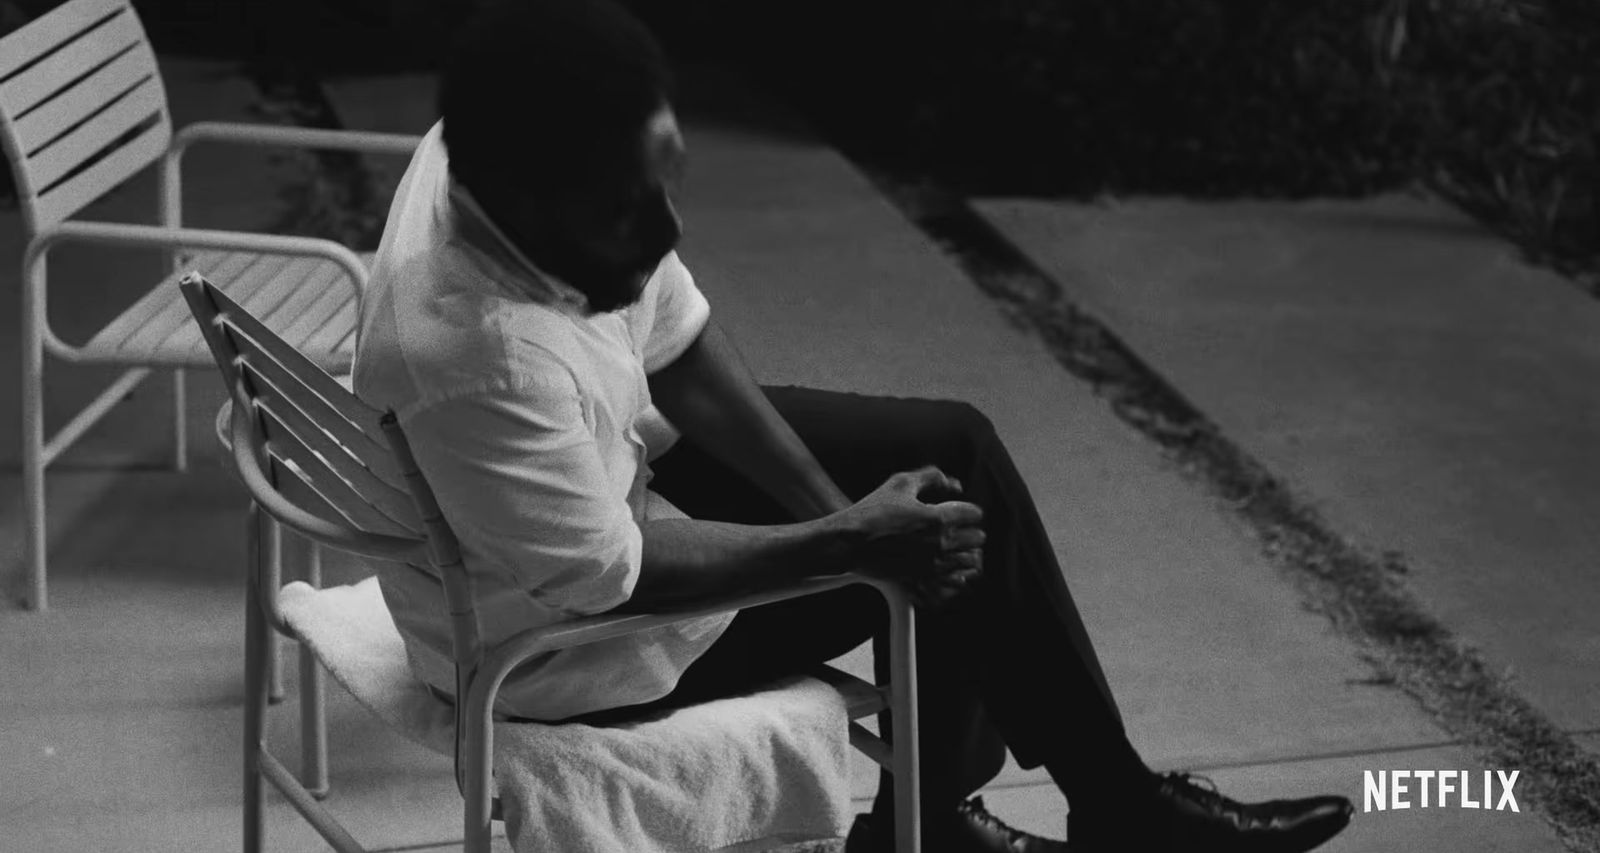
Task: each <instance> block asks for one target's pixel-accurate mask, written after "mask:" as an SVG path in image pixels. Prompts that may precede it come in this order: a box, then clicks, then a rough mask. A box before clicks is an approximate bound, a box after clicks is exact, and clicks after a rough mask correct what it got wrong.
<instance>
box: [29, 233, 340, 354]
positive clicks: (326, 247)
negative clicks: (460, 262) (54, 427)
mask: <svg viewBox="0 0 1600 853" xmlns="http://www.w3.org/2000/svg"><path fill="white" fill-rule="evenodd" d="M71 242H78V243H98V244H101V245H108V246H127V247H133V248H146V249H215V250H221V251H235V252H256V253H259V254H264V255H299V256H306V257H320V258H325V259H327V260H329V261H332V262H333V263H336V264H338V265H339V266H340V267H342V268H344V271H345V272H346V273H348V274H349V277H350V282H349V286H350V287H351V288H353V289H354V290H355V295H356V296H357V297H358V298H359V297H360V296H361V292H362V290H363V289H364V288H365V286H366V282H367V266H366V264H364V263H362V261H361V258H360V257H358V256H357V255H356V253H355V252H352V251H350V249H348V248H347V247H345V246H342V245H340V244H338V243H335V242H334V241H332V240H324V239H322V238H319V237H290V236H284V235H281V234H251V233H248V232H244V231H217V230H211V229H201V228H166V227H162V226H156V225H132V224H127V223H121V222H81V221H69V222H62V223H59V224H57V225H54V226H52V227H49V228H46V229H44V230H42V231H40V232H39V233H37V234H35V235H34V236H33V239H31V240H29V241H28V246H27V249H26V250H25V251H24V252H23V257H22V281H23V287H24V288H25V289H26V294H25V304H27V306H28V308H27V310H29V311H31V312H34V316H35V317H36V318H37V322H38V323H39V326H40V329H41V331H42V333H43V339H44V346H45V348H46V349H47V350H48V351H49V352H50V353H51V354H52V355H55V356H56V357H58V358H61V359H64V360H66V361H77V360H79V349H78V348H77V347H73V346H72V345H70V344H67V343H66V342H64V341H62V340H61V339H60V338H59V337H57V336H56V334H55V332H54V331H53V330H51V329H50V327H49V324H48V319H47V313H46V310H45V308H46V301H45V296H46V290H45V276H44V260H45V257H46V256H47V255H48V254H49V252H50V249H51V248H52V247H54V246H55V245H56V244H58V243H71Z"/></svg>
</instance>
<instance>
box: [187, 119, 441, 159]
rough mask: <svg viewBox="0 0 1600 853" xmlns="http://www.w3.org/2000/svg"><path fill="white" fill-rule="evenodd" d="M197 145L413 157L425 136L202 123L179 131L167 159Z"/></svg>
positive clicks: (366, 131) (248, 124)
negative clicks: (226, 144) (357, 152)
mask: <svg viewBox="0 0 1600 853" xmlns="http://www.w3.org/2000/svg"><path fill="white" fill-rule="evenodd" d="M196 142H225V143H229V144H233V145H257V146H271V147H276V148H312V149H319V148H320V149H324V150H332V151H360V152H363V153H367V154H395V155H403V156H410V155H411V153H412V152H413V151H415V150H416V148H417V145H418V144H420V143H421V142H422V137H421V136H419V135H416V134H410V133H379V132H376V131H370V130H326V129H323V128H312V127H289V126H286V125H278V124H250V123H246V122H222V121H200V122H195V123H194V124H191V125H187V126H185V127H183V128H181V129H179V130H178V131H177V132H176V133H174V134H173V136H172V143H171V144H170V145H168V146H167V156H169V157H174V156H176V157H181V156H182V155H183V152H184V151H185V150H187V149H188V147H189V146H191V145H193V144H195V143H196Z"/></svg>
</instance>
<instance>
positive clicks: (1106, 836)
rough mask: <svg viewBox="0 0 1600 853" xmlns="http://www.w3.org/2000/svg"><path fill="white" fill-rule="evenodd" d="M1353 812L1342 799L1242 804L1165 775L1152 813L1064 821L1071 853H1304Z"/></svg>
mask: <svg viewBox="0 0 1600 853" xmlns="http://www.w3.org/2000/svg"><path fill="white" fill-rule="evenodd" d="M1354 813H1355V806H1354V805H1353V804H1352V803H1351V802H1350V800H1348V799H1346V798H1345V797H1337V796H1323V797H1305V798H1303V799H1297V800H1268V801H1265V802H1260V803H1241V802H1239V801H1237V800H1233V799H1229V798H1228V797H1225V796H1223V795H1222V794H1221V793H1220V792H1218V791H1217V787H1216V785H1215V784H1213V783H1212V782H1211V780H1209V779H1206V778H1204V777H1201V776H1192V775H1190V774H1188V773H1167V774H1165V775H1163V776H1161V777H1159V778H1158V779H1157V780H1156V797H1155V802H1154V805H1152V806H1147V807H1145V808H1137V807H1135V808H1132V809H1130V810H1129V811H1127V812H1124V813H1123V814H1122V815H1121V816H1107V815H1091V814H1084V815H1083V817H1082V818H1079V819H1078V820H1072V818H1071V817H1070V816H1069V818H1068V820H1069V830H1068V835H1069V836H1070V837H1071V838H1072V841H1073V844H1074V847H1080V846H1081V847H1088V848H1092V849H1100V848H1102V847H1104V848H1105V849H1108V850H1110V849H1123V848H1124V847H1126V848H1127V849H1140V850H1151V851H1159V850H1179V849H1181V850H1185V851H1218V853H1222V851H1227V852H1228V853H1303V851H1306V850H1310V849H1311V848H1313V847H1316V846H1317V845H1319V844H1321V843H1322V842H1324V841H1327V840H1328V839H1330V838H1332V837H1333V836H1335V835H1337V834H1338V833H1339V831H1340V830H1342V829H1344V828H1345V827H1346V826H1348V825H1349V823H1350V817H1351V815H1353V814H1354Z"/></svg>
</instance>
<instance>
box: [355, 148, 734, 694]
mask: <svg viewBox="0 0 1600 853" xmlns="http://www.w3.org/2000/svg"><path fill="white" fill-rule="evenodd" d="M361 315H362V316H361V330H360V336H359V338H358V342H357V347H356V357H355V367H354V383H355V384H354V387H355V391H356V394H357V395H358V396H360V397H361V398H362V399H363V400H365V401H366V402H367V403H369V404H370V405H373V406H376V407H378V408H392V409H394V410H395V413H396V414H397V415H398V417H399V419H400V423H401V426H402V427H403V428H404V429H405V431H406V435H407V437H408V438H409V439H410V442H411V445H412V450H413V452H414V453H415V455H416V458H417V463H418V465H419V467H420V468H421V469H422V472H423V474H424V475H425V476H426V477H427V479H428V482H429V484H430V485H431V486H432V487H433V490H434V492H435V493H436V495H437V496H438V499H439V503H440V505H441V507H442V508H443V510H444V514H445V517H446V519H447V520H448V521H449V522H450V525H451V527H452V528H454V530H455V533H456V535H457V537H458V538H459V539H460V541H461V547H462V552H463V556H464V563H465V568H466V571H467V572H468V574H469V576H470V577H471V580H472V582H473V587H474V596H475V601H476V604H477V609H478V615H479V621H480V627H481V631H482V635H483V639H484V641H485V642H486V643H489V644H493V643H496V642H498V641H501V640H503V639H505V638H506V637H508V636H510V635H512V634H514V633H516V632H518V631H522V630H525V629H528V628H533V627H541V626H547V625H552V624H555V623H559V622H562V621H565V620H570V619H572V618H574V617H577V616H581V615H586V614H592V613H599V612H602V611H606V610H609V609H611V608H613V607H615V606H617V605H618V604H621V603H622V602H624V601H626V600H627V599H628V597H629V596H630V595H631V594H632V591H633V587H634V583H635V582H636V581H637V579H638V576H639V569H640V560H641V553H642V549H643V539H642V535H641V530H640V525H641V524H642V523H643V522H644V521H645V520H646V519H647V518H652V517H657V516H680V517H681V515H682V514H681V513H679V512H677V510H676V509H675V508H673V507H672V506H671V505H670V504H668V503H667V502H666V501H665V500H663V499H661V498H660V497H659V496H657V495H655V494H653V493H651V492H648V491H647V489H646V484H647V483H648V481H649V479H650V468H649V460H650V459H652V458H654V457H656V456H658V455H660V454H661V453H662V452H664V451H665V450H666V449H667V448H668V447H670V446H671V443H672V442H673V441H674V440H675V439H676V438H677V434H676V432H674V431H673V429H672V427H671V425H670V424H669V423H667V421H666V420H665V419H664V418H663V417H661V415H660V413H659V412H657V411H656V409H655V408H654V407H653V406H652V405H651V402H650V389H649V386H648V385H647V384H646V382H645V375H646V372H647V371H652V370H656V369H658V368H660V367H663V366H665V365H667V364H669V363H670V362H671V361H672V360H673V359H675V358H677V357H678V355H680V354H681V353H682V352H683V351H684V350H685V349H686V348H688V346H689V345H690V344H691V343H692V342H693V341H694V340H695V338H696V337H698V336H699V334H700V331H701V330H702V329H703V328H704V327H705V324H706V320H707V318H708V317H709V315H710V308H709V307H708V306H707V304H706V300H705V297H704V296H703V295H702V294H701V293H700V291H699V289H698V288H696V287H695V284H694V280H693V278H692V277H691V276H690V274H689V271H688V270H687V269H686V268H685V267H684V265H683V263H682V262H681V261H680V260H679V259H678V257H677V255H676V253H672V254H668V255H667V256H666V257H665V258H664V259H663V260H662V262H661V264H660V266H659V267H658V268H657V269H656V271H655V273H654V274H653V275H652V276H651V278H650V279H649V282H648V283H647V284H646V286H645V288H644V291H643V294H642V296H641V298H640V300H639V301H638V303H636V304H634V305H632V306H629V307H628V308H625V309H623V310H621V311H617V312H611V313H603V314H591V313H589V312H588V310H587V303H586V300H584V298H583V297H582V295H581V294H579V293H578V292H577V291H576V290H574V289H573V288H571V287H570V286H568V285H567V284H565V283H563V282H561V281H559V280H556V279H555V278H553V277H551V276H549V275H547V274H544V273H542V272H541V271H540V270H538V268H537V267H535V266H534V265H533V264H532V263H530V262H529V261H528V260H527V259H526V258H525V257H524V256H523V255H522V254H521V253H520V252H518V251H517V250H516V248H515V247H514V246H512V245H511V243H510V242H509V241H507V240H506V239H505V238H504V236H503V235H502V234H501V233H500V232H499V231H498V229H496V228H495V227H494V226H493V224H492V223H490V222H489V221H488V219H487V218H486V217H485V216H484V215H483V213H482V211H481V209H480V208H478V206H477V205H476V204H475V203H474V202H473V201H472V199H471V197H470V196H469V195H468V194H467V193H466V192H465V191H464V190H463V189H462V188H460V187H459V186H457V185H455V184H454V183H453V182H452V180H451V178H450V176H449V170H448V161H447V158H446V152H445V147H444V142H443V139H442V137H441V133H440V126H439V125H435V126H434V127H433V129H432V130H431V131H430V132H429V133H428V134H427V136H426V137H424V139H423V142H422V144H421V146H420V147H419V148H418V150H417V152H416V154H415V155H414V156H413V157H412V160H411V165H410V167H409V168H408V169H407V171H406V174H405V176H404V178H403V179H402V180H401V183H400V187H399V190H398V191H397V193H396V197H395V200H394V203H393V206H392V207H391V209H390V212H389V219H388V223H387V224H386V226H385V228H384V234H383V241H382V244H381V245H380V247H379V249H378V254H377V259H376V261H375V263H374V266H373V271H372V277H371V281H370V283H369V285H368V289H367V291H366V293H365V294H364V297H363V299H362V311H361ZM379 583H380V585H381V586H382V588H383V594H384V599H385V601H386V602H387V604H388V606H389V609H390V611H391V612H392V613H393V615H394V618H395V622H396V624H397V625H398V626H399V628H400V632H401V634H402V636H404V638H405V641H406V649H407V653H408V655H409V657H410V660H411V664H412V668H413V669H414V670H415V671H416V672H417V674H418V675H419V676H420V677H421V678H422V679H423V680H424V681H427V682H428V683H429V684H431V685H433V686H435V687H437V688H439V689H441V690H445V691H453V690H454V689H455V684H454V668H453V663H452V658H451V651H450V622H449V618H448V614H447V613H446V610H445V605H444V601H443V600H442V596H441V594H440V592H439V588H438V587H437V586H436V585H435V584H434V583H433V582H432V581H431V580H430V579H428V578H425V577H423V576H421V575H420V574H418V573H417V572H415V571H414V570H411V569H407V568H403V567H384V568H382V569H380V571H379ZM731 619H732V616H731V615H723V616H716V617H710V618H705V619H700V620H695V621H691V622H686V623H681V624H679V625H677V626H673V627H668V628H663V629H659V630H655V631H651V632H647V633H643V634H637V635H632V636H627V637H622V638H618V639H615V640H609V641H606V642H602V643H596V644H593V645H588V646H581V647H577V648H573V649H568V650H563V651H558V652H554V653H551V654H549V655H545V656H542V657H540V658H536V659H535V660H534V661H532V662H530V663H529V664H528V665H526V666H524V667H523V668H521V669H519V670H518V671H517V672H514V673H513V674H512V677H511V678H510V679H508V680H507V682H506V684H505V686H504V688H502V690H501V693H500V703H499V706H498V707H499V709H500V710H502V711H505V712H507V713H511V714H515V715H517V716H522V717H529V718H533V719H546V720H554V719H561V718H564V717H568V716H572V715H574V714H580V713H585V712H588V711H595V710H600V709H605V708H613V707H620V706H623V705H631V704H636V703H640V702H647V701H650V700H652V699H656V698H659V697H661V696H664V695H666V694H667V693H668V692H670V691H671V690H672V688H673V687H674V686H675V685H676V684H677V680H678V677H679V676H680V675H681V674H682V673H683V670H684V669H685V668H686V667H687V666H688V665H689V664H690V663H691V662H692V661H694V659H695V658H697V657H699V655H700V654H701V653H703V652H704V651H705V650H706V648H707V647H709V646H710V645H711V643H712V642H713V641H715V640H716V639H717V637H719V636H720V635H721V633H722V631H723V629H724V628H726V627H727V624H728V622H729V621H730V620H731Z"/></svg>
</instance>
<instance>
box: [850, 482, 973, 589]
mask: <svg viewBox="0 0 1600 853" xmlns="http://www.w3.org/2000/svg"><path fill="white" fill-rule="evenodd" d="M960 494H961V483H960V482H959V481H958V480H956V479H955V478H954V477H951V476H948V475H946V474H945V473H944V472H942V471H940V470H939V469H938V468H935V467H933V466H928V467H925V468H919V469H917V470H915V471H904V472H901V473H899V474H895V475H894V476H892V477H890V478H889V479H888V480H886V481H884V483H883V485H881V486H879V487H878V488H877V489H876V490H874V491H873V492H872V493H871V494H869V495H867V496H866V497H864V498H862V499H861V500H859V501H857V502H856V503H855V504H854V505H853V506H851V507H850V508H849V509H848V510H846V512H847V513H849V514H852V515H854V518H853V519H852V521H853V522H854V524H853V527H854V529H856V530H858V531H859V532H860V533H861V534H862V536H863V541H862V551H861V557H862V560H861V564H860V567H859V569H858V571H860V573H861V574H864V575H867V576H869V577H873V578H879V579H886V580H893V581H897V582H899V583H901V584H902V585H903V586H904V587H905V589H906V591H907V592H908V593H909V595H910V596H911V599H912V601H913V603H915V604H916V605H917V606H918V607H938V606H941V605H943V604H945V603H946V602H948V601H949V600H951V599H952V598H954V597H955V596H957V595H958V594H960V593H961V591H962V590H963V589H965V588H966V586H967V584H969V583H971V582H972V581H974V580H976V579H977V578H978V577H979V575H980V574H982V572H983V542H984V533H983V510H982V509H980V508H979V507H978V506H977V505H976V504H972V503H968V502H966V501H962V500H955V498H956V497H958V496H959V495H960Z"/></svg>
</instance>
